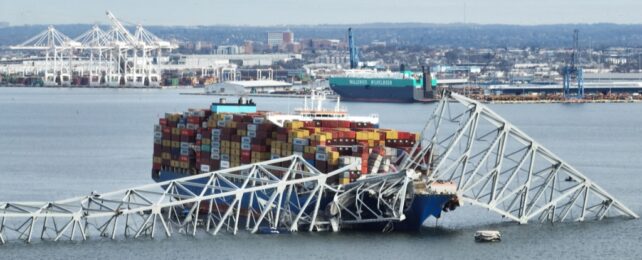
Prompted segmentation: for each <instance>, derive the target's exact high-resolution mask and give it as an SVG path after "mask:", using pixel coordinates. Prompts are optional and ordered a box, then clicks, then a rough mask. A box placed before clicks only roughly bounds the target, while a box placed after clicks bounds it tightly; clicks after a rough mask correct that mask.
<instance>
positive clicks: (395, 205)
mask: <svg viewBox="0 0 642 260" xmlns="http://www.w3.org/2000/svg"><path fill="white" fill-rule="evenodd" d="M417 177H418V176H415V173H414V171H413V170H407V171H401V172H398V173H391V174H384V175H375V176H374V177H369V178H365V179H362V180H358V181H356V182H353V183H350V184H348V185H345V186H343V187H340V192H338V193H337V195H336V196H335V197H334V200H333V203H331V204H330V206H329V207H330V208H329V209H328V210H329V211H328V212H326V213H327V215H329V216H330V217H331V219H334V220H335V221H337V223H338V224H339V225H340V226H344V225H351V224H362V223H372V222H400V221H403V220H405V218H406V217H405V216H404V211H405V210H406V209H407V207H408V206H410V202H411V201H412V199H413V197H414V190H413V180H415V179H417Z"/></svg>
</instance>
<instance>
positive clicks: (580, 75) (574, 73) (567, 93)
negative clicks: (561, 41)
mask: <svg viewBox="0 0 642 260" xmlns="http://www.w3.org/2000/svg"><path fill="white" fill-rule="evenodd" d="M579 33H580V31H579V30H578V29H575V30H573V51H572V52H571V57H570V59H569V61H567V63H566V66H564V68H563V69H562V74H563V77H564V79H563V89H564V97H565V98H572V97H573V96H574V95H573V94H572V93H571V81H572V80H573V78H575V79H576V80H577V93H576V94H575V97H577V98H578V99H582V98H584V71H583V70H582V66H581V61H580V44H579Z"/></svg>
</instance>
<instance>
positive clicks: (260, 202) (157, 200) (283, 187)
mask: <svg viewBox="0 0 642 260" xmlns="http://www.w3.org/2000/svg"><path fill="white" fill-rule="evenodd" d="M349 167H351V166H347V167H345V168H342V169H339V170H336V171H334V172H331V173H327V174H324V173H321V172H319V171H318V170H316V169H315V168H314V167H312V166H311V165H310V164H308V163H307V162H306V161H305V160H304V159H302V158H301V157H299V156H289V157H285V158H281V159H274V160H270V161H266V162H261V163H255V164H250V165H244V166H240V167H235V168H230V169H225V170H219V171H216V172H211V173H205V174H200V175H194V176H189V177H185V178H181V179H176V180H172V181H165V182H159V183H155V184H150V185H145V186H140V187H136V188H131V189H126V190H121V191H115V192H108V193H103V194H90V195H88V196H84V197H78V198H73V199H67V200H61V201H55V202H25V203H13V202H7V203H0V242H1V243H5V241H8V240H16V239H18V240H23V241H25V242H31V241H32V240H33V239H34V238H40V239H42V240H53V241H57V240H60V239H69V240H86V239H88V238H90V237H92V236H95V237H96V236H97V237H107V238H112V239H114V238H116V237H141V236H145V237H152V238H154V237H156V236H158V234H157V233H158V232H161V233H162V234H163V235H165V236H167V237H169V236H171V235H172V234H174V233H177V232H178V233H183V234H189V235H196V233H197V231H199V230H202V231H205V232H207V233H210V234H212V235H216V234H218V233H221V232H227V233H233V234H236V233H237V231H238V230H239V229H246V230H249V231H250V232H257V231H258V229H259V228H262V227H267V228H277V229H287V230H292V231H294V230H298V229H300V228H304V229H307V230H309V231H312V230H314V229H315V228H318V227H319V226H320V225H323V223H322V221H321V220H318V219H317V217H316V216H317V215H318V213H319V207H320V205H321V198H322V197H323V196H324V193H325V192H326V190H328V189H329V188H330V187H329V186H327V184H326V180H327V179H328V178H329V177H333V176H335V175H337V174H339V173H341V172H342V171H346V170H347V169H348V168H349ZM330 189H332V188H330ZM195 190H201V192H200V194H195V193H194V191H195Z"/></svg>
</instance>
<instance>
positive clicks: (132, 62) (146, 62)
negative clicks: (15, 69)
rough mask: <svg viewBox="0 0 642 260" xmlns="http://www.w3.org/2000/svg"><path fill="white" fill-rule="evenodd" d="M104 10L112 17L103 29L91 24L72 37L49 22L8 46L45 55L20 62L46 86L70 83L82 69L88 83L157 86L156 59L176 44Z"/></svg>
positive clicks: (158, 70)
mask: <svg viewBox="0 0 642 260" xmlns="http://www.w3.org/2000/svg"><path fill="white" fill-rule="evenodd" d="M106 14H107V17H108V18H109V20H110V22H111V29H110V30H109V31H107V32H105V31H103V30H102V29H101V28H100V27H99V26H97V25H94V26H93V27H92V28H91V29H90V30H89V31H87V32H85V33H83V34H81V35H80V36H78V37H76V38H75V39H71V38H70V37H68V36H66V35H64V34H63V33H61V32H59V31H58V30H56V29H55V28H54V27H53V26H49V28H47V30H45V31H43V32H41V33H39V34H38V35H36V36H34V37H32V38H30V39H28V40H27V41H25V42H23V43H21V44H19V45H15V46H11V47H10V49H12V50H25V51H38V52H42V53H43V55H44V64H39V63H38V62H35V63H34V65H31V66H26V65H25V68H24V69H23V70H24V72H23V74H25V75H26V74H29V73H31V72H32V71H33V73H35V74H36V75H37V76H42V79H43V84H44V85H48V86H54V85H71V83H72V78H73V77H74V76H79V77H81V78H83V77H84V76H85V74H86V73H88V74H89V75H88V76H89V78H88V82H87V83H88V85H90V86H96V85H107V86H120V85H123V84H125V85H128V86H134V87H136V86H139V87H142V86H157V85H159V83H160V69H159V68H158V66H157V64H158V60H159V58H160V56H162V55H163V51H165V50H167V51H171V50H172V49H175V48H176V46H175V45H173V44H171V43H170V42H168V41H165V40H162V39H160V38H159V37H157V36H156V35H154V34H152V33H151V32H149V31H147V30H146V29H145V28H143V26H141V25H138V26H137V27H136V32H135V34H132V33H130V32H129V31H128V30H127V29H126V28H125V26H123V24H122V23H121V22H120V21H119V20H118V19H117V18H116V17H115V16H114V14H113V13H111V12H110V11H106ZM29 70H32V71H29Z"/></svg>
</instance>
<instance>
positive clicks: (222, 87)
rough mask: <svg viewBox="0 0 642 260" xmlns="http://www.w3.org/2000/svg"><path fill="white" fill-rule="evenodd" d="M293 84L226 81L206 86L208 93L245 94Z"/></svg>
mask: <svg viewBox="0 0 642 260" xmlns="http://www.w3.org/2000/svg"><path fill="white" fill-rule="evenodd" d="M290 88H292V84H290V83H287V82H283V81H276V80H247V81H226V82H221V83H216V84H212V85H209V86H206V87H205V92H206V93H207V94H230V95H244V94H249V93H272V92H275V91H283V90H289V89H290Z"/></svg>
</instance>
